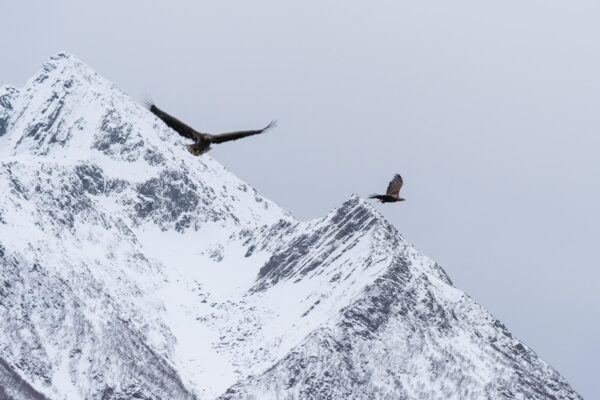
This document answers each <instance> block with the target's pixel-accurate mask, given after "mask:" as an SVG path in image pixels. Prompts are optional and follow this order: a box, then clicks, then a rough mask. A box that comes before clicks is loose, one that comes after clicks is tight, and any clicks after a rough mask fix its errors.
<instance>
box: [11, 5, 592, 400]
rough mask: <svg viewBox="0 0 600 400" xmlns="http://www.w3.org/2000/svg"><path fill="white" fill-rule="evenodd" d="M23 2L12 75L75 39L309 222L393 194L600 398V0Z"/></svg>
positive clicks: (441, 255) (475, 286) (401, 210)
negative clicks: (235, 133) (224, 139)
mask: <svg viewBox="0 0 600 400" xmlns="http://www.w3.org/2000/svg"><path fill="white" fill-rule="evenodd" d="M291 3H292V2H281V1H275V0H274V1H262V0H255V1H252V2H241V1H239V2H237V1H228V0H224V1H218V2H217V1H214V2H202V1H194V2H192V1H189V2H181V1H168V2H167V1H164V2H158V1H103V2H93V4H92V2H81V1H72V2H67V1H62V2H60V1H53V2H42V1H35V2H34V1H18V2H17V1H12V2H3V3H2V5H1V6H0V24H1V25H0V26H1V27H2V37H3V39H2V41H0V54H1V56H2V61H1V62H0V84H3V83H10V84H14V85H16V86H23V84H24V83H25V82H26V80H27V79H28V78H29V77H30V76H31V75H33V74H34V73H35V72H36V71H37V70H39V68H40V66H41V65H42V64H43V63H44V62H45V61H46V60H47V58H48V57H50V56H51V55H52V54H54V53H56V52H58V51H61V50H66V51H69V52H71V53H73V54H74V55H75V56H76V57H78V58H80V59H81V60H83V61H84V62H86V63H87V64H89V65H90V66H91V67H92V68H94V69H95V70H96V71H98V72H99V73H100V74H101V75H103V76H104V77H106V78H107V79H109V80H111V81H113V82H115V83H116V84H117V85H118V86H119V87H120V88H121V89H123V90H124V91H125V92H127V93H129V94H131V95H132V96H134V97H135V98H138V99H139V98H141V97H143V94H144V93H145V92H147V93H149V94H151V95H152V98H153V99H154V100H155V101H156V102H157V104H158V105H159V106H160V107H162V108H164V109H165V110H167V111H168V112H170V113H172V114H174V115H176V116H178V117H180V118H181V119H183V120H184V121H186V122H187V123H189V124H190V125H192V126H194V127H196V128H198V129H199V130H202V131H205V132H219V131H227V130H234V129H248V128H255V127H261V126H264V125H265V124H266V123H267V122H268V121H269V120H271V119H278V120H279V127H278V128H277V129H276V130H274V131H272V132H271V133H269V134H267V135H262V136H259V137H254V138H251V139H248V140H244V141H240V142H235V143H232V144H228V145H227V146H216V147H215V149H214V150H213V151H212V152H211V155H212V156H213V157H214V158H216V159H217V160H219V161H220V162H222V163H223V164H224V165H225V166H227V167H228V168H229V169H230V170H232V171H233V172H234V173H236V174H237V175H238V176H240V177H241V178H242V179H244V180H246V181H247V182H248V183H250V184H252V185H253V186H254V187H256V188H257V189H258V190H259V191H260V192H261V193H262V194H264V195H265V196H267V197H269V198H270V199H272V200H274V201H275V202H277V203H279V204H280V205H281V206H282V207H284V208H286V209H288V210H290V211H291V212H292V213H293V214H294V215H295V216H296V217H298V218H300V219H311V218H316V217H319V216H323V215H324V214H325V213H327V212H328V211H329V210H330V209H331V208H333V207H335V206H337V205H339V204H341V203H342V202H343V201H344V200H346V199H347V198H348V197H349V196H350V195H351V193H354V192H356V193H358V194H360V195H361V196H367V195H368V194H370V193H373V192H377V191H383V190H385V188H386V185H387V183H388V181H389V179H390V178H391V177H392V176H393V175H394V173H396V172H399V173H401V174H402V176H403V177H404V188H403V193H404V197H406V198H407V199H408V200H407V201H406V202H405V203H400V204H391V205H385V206H380V205H377V206H376V207H377V208H378V209H380V210H381V212H382V213H383V214H385V215H386V217H387V218H389V220H390V221H392V222H393V223H394V224H395V225H396V226H397V227H398V229H399V230H400V232H402V234H403V235H404V236H405V238H406V239H407V240H408V241H410V242H412V243H413V244H414V245H415V246H416V247H417V248H419V249H420V250H422V251H423V252H424V253H425V254H427V255H429V256H430V257H432V258H433V259H435V260H436V261H437V262H438V263H439V264H440V265H442V266H443V267H444V268H445V270H446V271H447V272H448V274H449V275H450V277H451V278H452V279H453V281H454V283H455V285H456V286H458V287H459V288H461V289H463V290H465V291H466V292H467V293H468V294H470V295H471V296H472V297H473V298H475V299H476V300H477V301H478V302H479V303H480V304H482V305H483V306H485V307H486V308H487V309H488V310H490V311H491V312H492V314H494V315H495V316H496V317H497V318H499V319H500V320H501V321H503V322H504V323H505V324H506V325H507V327H508V328H509V329H510V330H511V331H512V332H513V334H515V335H516V336H517V337H518V338H519V339H521V340H523V341H524V342H525V343H526V344H528V345H529V346H530V347H532V348H533V349H534V350H535V351H536V352H537V353H538V354H539V355H540V356H541V357H542V358H543V359H545V360H546V361H548V362H549V363H550V364H552V365H553V366H554V367H556V368H557V369H558V371H559V372H560V373H561V374H563V375H564V376H565V377H566V378H567V379H568V380H569V382H570V383H571V384H572V385H573V387H574V388H575V389H576V390H577V391H579V392H580V393H581V394H582V395H583V396H584V397H585V398H587V399H593V398H600V387H599V385H600V383H599V382H598V360H599V359H600V345H599V344H598V338H600V291H599V284H598V280H599V278H600V272H599V267H600V262H599V261H598V255H597V250H596V249H597V248H598V239H599V238H600V211H599V204H600V159H599V156H598V153H599V151H600V131H599V126H600V23H599V21H600V2H598V1H597V0H594V1H579V0H570V1H553V0H537V1H529V0H518V1H517V0H508V1H506V0H505V1H502V2H482V1H479V0H469V1H461V0H459V1H452V2H443V1H436V2H433V1H427V0H421V1H401V0H394V1H370V2H366V1H355V0H350V1H349V0H346V1H338V2H334V1H323V0H319V1H313V0H310V1H303V2H294V4H291Z"/></svg>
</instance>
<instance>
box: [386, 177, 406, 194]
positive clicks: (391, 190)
mask: <svg viewBox="0 0 600 400" xmlns="http://www.w3.org/2000/svg"><path fill="white" fill-rule="evenodd" d="M403 183H404V182H402V177H401V176H400V174H396V175H394V179H392V180H391V181H390V184H389V185H388V188H387V191H386V194H388V195H390V196H398V194H399V193H400V188H401V187H402V184H403Z"/></svg>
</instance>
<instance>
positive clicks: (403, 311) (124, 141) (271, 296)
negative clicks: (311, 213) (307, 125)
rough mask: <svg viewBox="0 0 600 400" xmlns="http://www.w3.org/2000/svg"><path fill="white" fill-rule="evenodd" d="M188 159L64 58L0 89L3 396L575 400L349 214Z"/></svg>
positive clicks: (373, 214) (366, 209)
mask: <svg viewBox="0 0 600 400" xmlns="http://www.w3.org/2000/svg"><path fill="white" fill-rule="evenodd" d="M183 143H184V139H183V138H181V137H179V136H178V135H177V134H174V133H173V132H172V131H171V130H170V129H169V128H167V127H166V126H165V125H164V124H163V123H162V122H161V121H160V120H158V119H156V118H155V117H154V116H153V115H152V114H150V113H149V112H148V111H147V110H145V109H144V108H143V107H142V106H141V105H139V104H138V103H137V102H135V101H134V100H133V99H131V98H130V97H129V96H127V95H126V94H124V93H123V92H121V91H120V90H119V89H117V88H116V87H115V86H114V85H113V84H112V83H110V82H108V81H106V80H105V79H103V78H102V77H100V76H99V75H98V74H97V73H96V72H94V71H93V70H91V69H90V68H89V67H87V66H86V65H85V64H83V63H82V62H80V61H79V60H77V59H75V58H74V57H72V56H70V55H68V54H65V53H60V54H58V55H56V56H54V57H52V58H51V59H50V60H49V62H48V63H46V64H45V65H44V66H43V68H42V70H41V71H40V72H39V73H38V74H36V75H35V76H34V77H33V78H32V79H31V80H30V81H29V82H28V83H27V84H26V86H25V87H24V88H22V89H18V88H15V87H11V86H4V87H2V88H1V89H0V162H1V164H0V192H1V193H2V196H0V271H1V274H0V321H1V324H0V398H2V399H4V398H14V399H102V400H108V399H131V398H141V399H215V398H221V399H484V398H485V399H504V398H506V399H580V398H581V397H580V396H579V395H578V394H577V393H575V392H574V391H573V389H572V388H571V387H570V386H569V384H568V383H567V382H566V381H565V380H564V379H563V378H562V377H561V376H560V375H559V374H558V373H557V372H556V371H555V370H554V369H552V367H550V366H549V365H548V364H546V363H545V362H544V361H542V360H541V359H540V358H539V357H538V356H537V355H536V354H535V353H534V352H533V351H532V350H531V349H529V348H528V347H527V346H525V345H524V344H522V343H521V342H519V341H518V340H517V339H515V338H514V337H513V336H512V335H511V334H510V333H509V332H508V331H507V330H506V328H505V327H504V326H503V325H502V324H501V323H500V322H499V321H497V320H496V319H494V317H492V316H491V315H490V314H489V313H488V312H487V311H486V310H484V309H483V308H482V307H481V306H479V305H478V304H477V303H475V302H474V301H473V300H472V299H471V298H469V297H468V296H467V295H466V294H465V293H463V292H462V291H460V290H458V289H456V288H455V287H454V286H453V285H452V283H451V281H450V279H449V278H448V276H447V275H446V274H445V273H444V271H443V270H442V269H441V268H440V267H439V266H438V265H437V264H436V263H435V262H433V261H432V260H430V259H429V258H427V257H426V256H424V255H422V254H421V253H419V252H418V251H417V250H416V249H415V248H414V247H413V246H411V245H410V244H409V243H408V242H406V241H405V240H404V238H403V237H402V236H401V235H400V234H399V233H398V231H397V230H396V229H395V228H394V227H393V226H392V225H390V224H389V223H388V222H387V221H386V220H385V219H384V218H383V217H382V216H381V215H380V214H379V213H378V212H377V211H376V210H374V209H373V208H372V207H371V206H370V205H369V204H367V203H365V202H364V201H363V200H362V199H360V198H359V197H357V196H355V195H353V196H352V197H350V198H349V199H348V200H347V201H346V202H344V203H343V204H342V205H341V206H340V207H339V208H337V209H335V210H333V211H331V212H330V213H329V215H327V216H325V217H324V218H321V219H317V220H313V221H308V222H304V221H297V220H296V219H295V218H294V217H293V216H291V215H290V214H289V213H288V212H286V211H285V210H282V209H281V208H280V207H279V206H277V205H276V204H275V203H273V202H271V201H270V200H268V199H265V198H264V197H262V196H261V195H260V194H258V193H257V192H256V191H255V190H254V189H253V188H252V187H250V186H249V185H248V184H246V183H245V182H242V181H241V180H240V179H238V178H237V177H236V176H234V175H233V174H232V173H230V172H229V171H227V170H226V169H225V168H224V167H223V166H222V165H220V164H219V163H218V162H216V161H215V160H213V159H212V158H211V157H210V156H207V155H203V156H201V157H194V156H192V155H191V154H190V153H188V152H187V150H186V149H185V147H184V145H183Z"/></svg>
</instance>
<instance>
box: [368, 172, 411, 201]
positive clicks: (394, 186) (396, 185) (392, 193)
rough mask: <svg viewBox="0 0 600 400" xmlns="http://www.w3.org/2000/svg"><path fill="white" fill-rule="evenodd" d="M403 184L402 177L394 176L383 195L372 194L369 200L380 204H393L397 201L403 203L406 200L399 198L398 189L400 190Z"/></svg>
mask: <svg viewBox="0 0 600 400" xmlns="http://www.w3.org/2000/svg"><path fill="white" fill-rule="evenodd" d="M403 183H404V182H402V177H401V176H400V174H396V175H394V178H393V179H392V180H391V181H390V184H389V185H388V187H387V191H386V192H385V194H372V195H371V196H369V198H370V199H377V200H379V201H380V202H382V203H395V202H397V201H404V200H406V199H403V198H402V197H400V196H399V193H400V188H402V184H403Z"/></svg>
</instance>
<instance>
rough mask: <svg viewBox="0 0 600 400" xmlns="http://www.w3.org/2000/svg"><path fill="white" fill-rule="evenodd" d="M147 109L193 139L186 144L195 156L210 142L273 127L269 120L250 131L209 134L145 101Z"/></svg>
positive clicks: (208, 145) (226, 139) (204, 150)
mask: <svg viewBox="0 0 600 400" xmlns="http://www.w3.org/2000/svg"><path fill="white" fill-rule="evenodd" d="M146 106H147V107H148V109H149V110H150V111H151V112H152V114H154V115H156V116H157V117H158V118H160V119H161V120H162V121H163V122H164V123H165V124H167V126H168V127H169V128H171V129H173V130H174V131H175V132H177V133H179V134H180V135H181V136H183V137H186V138H188V139H192V140H193V141H194V143H193V144H188V145H187V149H188V150H189V151H190V153H192V154H193V155H195V156H199V155H200V154H204V153H206V152H207V151H209V150H210V148H211V147H210V145H211V144H212V143H223V142H228V141H230V140H237V139H241V138H243V137H246V136H251V135H257V134H259V133H263V132H265V131H266V130H268V129H271V128H273V127H275V124H276V123H275V121H271V123H269V125H267V126H266V127H264V128H263V129H258V130H251V131H237V132H229V133H221V134H219V135H211V134H210V133H202V132H198V131H197V130H195V129H194V128H192V127H191V126H189V125H187V124H184V123H183V122H181V121H180V120H178V119H177V118H175V117H173V116H172V115H169V114H167V113H166V112H164V111H163V110H161V109H160V108H158V107H156V105H154V104H152V103H150V102H148V103H146Z"/></svg>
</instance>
